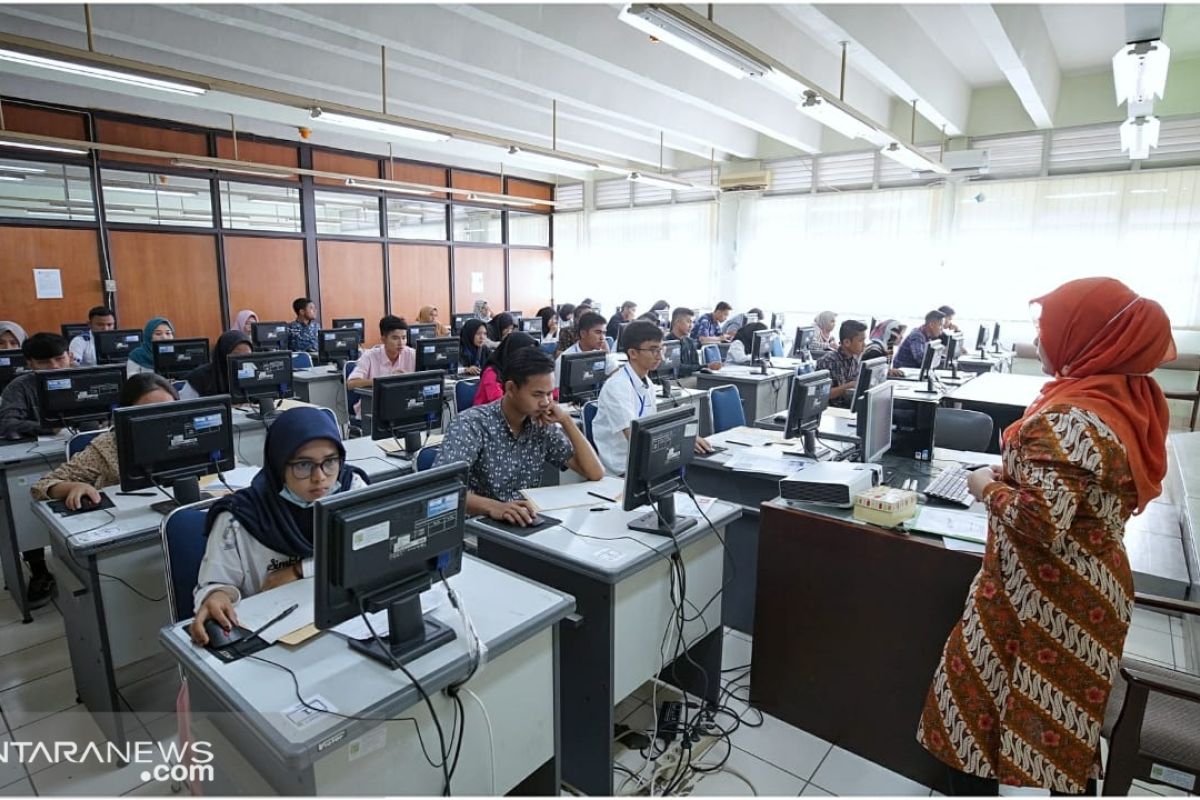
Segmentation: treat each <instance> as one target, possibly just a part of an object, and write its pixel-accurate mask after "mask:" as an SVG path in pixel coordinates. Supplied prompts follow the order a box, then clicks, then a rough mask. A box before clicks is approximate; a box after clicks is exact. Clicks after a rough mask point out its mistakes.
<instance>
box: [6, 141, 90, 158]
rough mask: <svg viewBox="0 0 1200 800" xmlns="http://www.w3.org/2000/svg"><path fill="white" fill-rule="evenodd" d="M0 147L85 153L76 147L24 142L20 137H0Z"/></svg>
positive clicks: (75, 153) (70, 153) (48, 151)
mask: <svg viewBox="0 0 1200 800" xmlns="http://www.w3.org/2000/svg"><path fill="white" fill-rule="evenodd" d="M0 147H19V148H20V149H22V150H40V151H44V152H47V153H65V154H67V155H72V156H82V155H86V154H87V151H86V150H80V149H79V148H78V147H59V146H58V145H53V144H41V143H39V142H26V141H23V140H20V139H0Z"/></svg>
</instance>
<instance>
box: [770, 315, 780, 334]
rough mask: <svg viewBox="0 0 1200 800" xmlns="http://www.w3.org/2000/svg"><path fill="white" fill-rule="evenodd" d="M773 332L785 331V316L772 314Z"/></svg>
mask: <svg viewBox="0 0 1200 800" xmlns="http://www.w3.org/2000/svg"><path fill="white" fill-rule="evenodd" d="M771 330H773V331H781V330H783V314H777V313H774V312H772V314H771Z"/></svg>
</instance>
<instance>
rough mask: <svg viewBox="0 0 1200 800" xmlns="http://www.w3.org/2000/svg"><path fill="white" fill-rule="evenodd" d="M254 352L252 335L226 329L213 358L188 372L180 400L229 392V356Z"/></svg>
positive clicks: (218, 341)
mask: <svg viewBox="0 0 1200 800" xmlns="http://www.w3.org/2000/svg"><path fill="white" fill-rule="evenodd" d="M252 352H254V348H253V347H252V346H251V345H250V337H249V336H247V335H246V334H244V333H242V332H241V331H225V332H224V333H222V334H221V336H220V338H218V339H217V346H216V347H214V348H213V352H212V358H211V360H210V361H209V362H208V363H207V364H202V365H201V366H199V367H196V368H195V369H194V370H192V371H191V372H189V373H188V376H187V382H186V383H184V385H183V389H181V390H180V392H179V399H180V400H195V399H196V398H198V397H212V396H214V395H218V394H229V357H230V356H248V355H250V354H251V353H252Z"/></svg>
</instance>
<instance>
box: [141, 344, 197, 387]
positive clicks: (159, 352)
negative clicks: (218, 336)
mask: <svg viewBox="0 0 1200 800" xmlns="http://www.w3.org/2000/svg"><path fill="white" fill-rule="evenodd" d="M150 352H151V353H152V354H153V356H154V371H155V372H157V373H158V374H159V375H162V376H163V377H164V378H170V379H171V380H183V379H184V378H186V377H187V376H188V373H189V372H191V371H192V370H194V369H195V368H196V367H202V366H204V365H205V364H207V363H208V339H160V340H158V341H157V342H150Z"/></svg>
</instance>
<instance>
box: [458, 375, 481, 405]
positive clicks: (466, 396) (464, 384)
mask: <svg viewBox="0 0 1200 800" xmlns="http://www.w3.org/2000/svg"><path fill="white" fill-rule="evenodd" d="M478 390H479V378H471V379H470V380H465V381H459V382H458V383H456V384H454V408H455V410H457V411H460V412H461V411H465V410H467V409H468V408H470V407H471V404H472V403H474V402H475V392H476V391H478Z"/></svg>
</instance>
